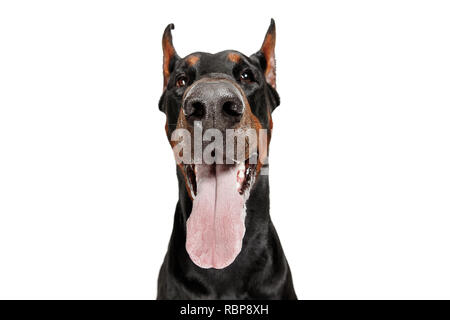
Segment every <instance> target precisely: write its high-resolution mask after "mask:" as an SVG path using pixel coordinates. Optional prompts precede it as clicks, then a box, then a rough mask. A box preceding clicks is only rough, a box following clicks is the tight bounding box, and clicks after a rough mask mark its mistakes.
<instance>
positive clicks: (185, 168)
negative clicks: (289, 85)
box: [159, 20, 280, 269]
mask: <svg viewBox="0 0 450 320" xmlns="http://www.w3.org/2000/svg"><path fill="white" fill-rule="evenodd" d="M173 29H174V25H173V24H170V25H168V26H167V28H166V29H165V31H164V34H163V39H162V46H163V76H164V82H163V94H162V96H161V99H160V101H159V109H160V110H161V111H162V112H164V113H165V114H166V133H167V137H168V139H169V141H170V143H171V145H172V147H173V150H174V154H175V157H176V159H177V164H178V165H179V167H180V169H181V171H182V173H183V176H184V180H185V185H186V189H187V191H188V194H189V196H190V198H191V199H192V200H193V208H192V212H191V214H190V216H189V219H188V221H187V240H186V249H187V251H188V253H189V255H190V257H191V259H192V261H193V262H194V263H195V264H197V265H198V266H200V267H203V268H210V267H213V268H217V269H220V268H224V267H226V266H228V265H229V264H231V263H232V262H233V261H234V259H235V258H236V256H237V255H238V254H239V252H240V250H241V246H242V238H243V236H244V233H245V223H244V221H245V214H246V212H245V202H246V200H247V198H248V196H249V193H250V192H251V188H252V185H253V184H254V182H255V180H256V179H257V177H258V175H259V173H260V169H261V167H262V164H263V163H264V161H265V160H266V158H267V155H268V151H267V150H268V144H269V142H270V137H271V132H272V117H271V113H272V112H273V110H274V109H275V108H276V107H277V106H278V105H279V103H280V101H279V96H278V93H277V91H276V72H275V22H274V21H273V20H271V23H270V26H269V29H268V31H267V33H266V36H265V38H264V41H263V44H262V46H261V48H260V50H258V51H257V52H256V53H255V54H253V55H251V56H246V55H245V54H243V53H240V52H238V51H235V50H227V51H222V52H219V53H215V54H210V53H205V52H195V53H192V54H189V55H187V56H186V57H184V58H181V57H179V56H178V54H177V52H176V50H175V48H174V46H173V42H172V33H171V30H173ZM239 142H240V143H239Z"/></svg>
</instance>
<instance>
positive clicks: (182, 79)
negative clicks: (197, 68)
mask: <svg viewBox="0 0 450 320" xmlns="http://www.w3.org/2000/svg"><path fill="white" fill-rule="evenodd" d="M187 82H188V78H187V77H186V75H184V74H180V75H179V76H178V77H177V82H176V83H177V87H178V88H182V87H185V86H186V85H187Z"/></svg>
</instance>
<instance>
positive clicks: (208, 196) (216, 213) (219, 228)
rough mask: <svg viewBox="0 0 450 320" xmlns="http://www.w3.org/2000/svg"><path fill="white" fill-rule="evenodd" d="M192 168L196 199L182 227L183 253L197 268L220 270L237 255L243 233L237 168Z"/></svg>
mask: <svg viewBox="0 0 450 320" xmlns="http://www.w3.org/2000/svg"><path fill="white" fill-rule="evenodd" d="M196 168H197V174H196V176H197V196H196V198H195V199H194V203H193V207H192V212H191V215H190V216H189V219H188V220H187V224H186V227H187V235H186V250H187V252H188V254H189V256H190V257H191V259H192V261H193V262H194V263H195V264H196V265H198V266H199V267H202V268H216V269H222V268H225V267H226V266H228V265H230V264H231V263H232V262H233V261H234V259H235V258H236V256H237V255H238V254H239V252H240V251H241V248H242V238H243V237H244V233H245V216H244V214H243V208H244V199H243V196H241V195H240V194H239V193H238V191H237V186H236V183H237V180H236V179H237V166H233V167H231V166H226V165H216V166H215V167H214V166H208V165H198V166H196ZM214 168H215V172H214Z"/></svg>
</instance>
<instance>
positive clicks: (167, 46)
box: [162, 23, 179, 89]
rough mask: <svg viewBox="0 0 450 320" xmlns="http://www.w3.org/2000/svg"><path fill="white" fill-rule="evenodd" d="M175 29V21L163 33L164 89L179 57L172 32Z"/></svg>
mask: <svg viewBox="0 0 450 320" xmlns="http://www.w3.org/2000/svg"><path fill="white" fill-rule="evenodd" d="M173 29H175V25H174V24H173V23H171V24H169V25H168V26H167V27H166V29H165V30H164V33H163V38H162V48H163V55H164V58H163V74H164V89H166V87H167V82H168V81H169V76H170V73H171V72H172V71H173V67H174V65H175V62H176V61H177V60H178V59H179V57H178V55H177V52H176V51H175V48H174V47H173V43H172V32H171V30H173Z"/></svg>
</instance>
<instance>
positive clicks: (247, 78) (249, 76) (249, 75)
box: [239, 69, 255, 82]
mask: <svg viewBox="0 0 450 320" xmlns="http://www.w3.org/2000/svg"><path fill="white" fill-rule="evenodd" d="M239 79H240V80H241V81H244V82H255V76H254V75H253V72H252V71H251V70H249V69H245V70H244V71H242V72H241V74H240V76H239Z"/></svg>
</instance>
